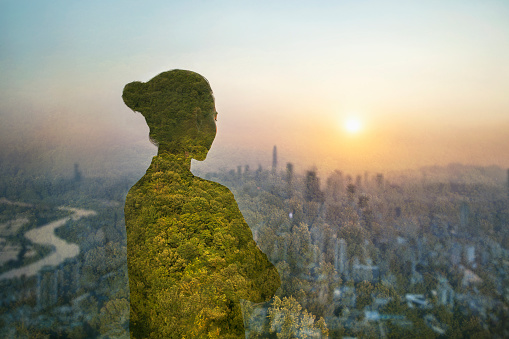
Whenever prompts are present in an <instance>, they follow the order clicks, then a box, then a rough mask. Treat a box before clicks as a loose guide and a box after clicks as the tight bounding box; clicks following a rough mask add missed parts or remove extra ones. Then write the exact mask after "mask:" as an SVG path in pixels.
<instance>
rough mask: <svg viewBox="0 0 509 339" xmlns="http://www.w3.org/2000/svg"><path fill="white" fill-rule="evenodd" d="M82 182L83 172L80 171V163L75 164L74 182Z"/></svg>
mask: <svg viewBox="0 0 509 339" xmlns="http://www.w3.org/2000/svg"><path fill="white" fill-rule="evenodd" d="M80 180H81V171H80V165H79V164H78V163H75V164H74V181H80Z"/></svg>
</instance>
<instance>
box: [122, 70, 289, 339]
mask: <svg viewBox="0 0 509 339" xmlns="http://www.w3.org/2000/svg"><path fill="white" fill-rule="evenodd" d="M122 98H123V99H124V102H125V104H126V105H127V106H128V107H130V108H131V109H132V110H134V111H137V112H140V113H141V114H142V115H143V116H144V117H145V120H146V122H147V124H148V126H149V127H150V139H151V141H152V142H153V143H154V144H156V145H157V146H158V153H157V156H155V157H154V158H153V159H152V163H151V164H150V167H149V168H148V169H147V172H146V174H145V175H144V176H143V177H142V178H141V179H140V180H139V181H138V182H137V183H136V184H135V185H134V186H133V187H132V188H131V190H130V191H129V193H128V195H127V199H126V205H125V223H126V229H127V263H128V272H129V287H130V298H131V304H130V305H131V308H130V333H131V337H132V338H147V337H154V338H210V337H212V338H239V337H244V326H243V319H242V313H241V309H240V299H245V300H249V301H252V302H262V301H266V300H268V299H270V298H271V297H272V296H273V294H274V292H275V291H276V289H277V288H278V287H279V286H280V278H279V275H278V273H277V271H276V269H275V267H274V266H273V265H272V264H271V263H270V262H269V261H268V259H267V256H266V255H265V254H264V253H262V252H261V251H260V249H259V248H258V247H257V246H256V243H255V242H254V240H253V236H252V233H251V230H250V229H249V227H248V225H247V224H246V222H245V221H244V218H243V216H242V214H241V213H240V210H239V208H238V206H237V203H236V202H235V199H234V197H233V194H232V193H231V192H230V191H229V190H228V189H227V188H226V187H224V186H222V185H220V184H218V183H215V182H211V181H207V180H204V179H201V178H199V177H195V176H194V175H193V174H192V173H191V171H190V167H191V159H193V158H194V159H196V160H204V159H205V157H206V156H207V152H208V150H209V149H210V146H211V145H212V142H213V140H214V137H215V135H216V124H215V120H216V116H217V112H216V109H215V105H214V97H213V95H212V90H211V88H210V85H209V83H208V82H207V80H206V79H205V78H203V77H202V76H201V75H199V74H197V73H194V72H191V71H184V70H172V71H168V72H164V73H161V74H159V75H157V76H156V77H154V78H153V79H152V80H150V81H149V82H147V83H141V82H132V83H130V84H128V85H126V86H125V88H124V92H123V95H122Z"/></svg>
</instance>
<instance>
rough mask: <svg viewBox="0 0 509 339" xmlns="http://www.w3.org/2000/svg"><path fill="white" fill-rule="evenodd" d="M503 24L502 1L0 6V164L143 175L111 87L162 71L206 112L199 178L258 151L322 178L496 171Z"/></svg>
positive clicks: (139, 134) (259, 158) (247, 160)
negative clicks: (208, 108) (214, 119)
mask: <svg viewBox="0 0 509 339" xmlns="http://www.w3.org/2000/svg"><path fill="white" fill-rule="evenodd" d="M508 18H509V2H508V1H506V0H499V1H495V0H484V1H477V0H476V1H474V0H461V1H460V0H450V1H438V0H437V1H434V0H427V1H362V0H361V1H314V2H311V1H308V2H305V1H279V2H277V1H143V2H141V1H82V2H78V1H30V2H27V1H5V0H0V74H1V77H0V133H1V134H0V142H1V144H2V150H1V151H0V155H5V154H11V155H12V154H15V153H16V152H20V153H23V152H25V153H26V152H28V153H29V154H32V153H36V154H39V156H40V157H41V159H42V160H40V163H41V166H49V167H52V168H53V169H54V170H57V171H58V170H62V169H63V168H67V167H69V166H70V165H72V164H73V163H74V162H79V163H80V166H81V168H82V169H83V170H84V171H85V173H87V174H90V175H96V174H97V175H98V174H100V172H104V171H112V172H115V170H120V171H121V170H123V169H125V168H127V167H126V166H125V164H132V165H133V166H134V167H136V166H141V167H142V168H143V167H146V165H147V164H148V162H149V161H150V157H151V156H152V155H153V154H154V153H155V148H154V147H153V146H152V145H151V144H150V142H149V141H148V128H147V127H146V125H145V122H144V121H143V118H142V116H141V115H140V114H135V113H133V112H132V111H130V110H129V109H128V108H127V107H126V106H125V105H124V103H123V102H122V99H121V93H122V89H123V87H124V85H125V84H127V83H129V82H131V81H135V80H139V81H148V80H150V79H151V78H152V77H153V76H155V75H157V74H158V73H160V72H162V71H165V70H169V69H175V68H178V69H189V70H193V71H196V72H198V73H200V74H202V75H203V76H205V77H206V78H207V79H208V80H209V82H210V83H211V86H212V89H213V91H214V95H215V98H216V108H217V110H218V112H219V116H218V135H217V138H216V141H215V143H214V145H213V146H212V150H211V152H210V154H209V157H208V159H207V160H206V161H205V162H204V163H202V164H199V165H197V168H199V169H203V170H215V169H217V168H221V167H224V168H234V167H236V166H237V165H240V164H242V165H243V164H249V165H250V166H252V167H256V166H257V165H258V164H259V163H260V164H262V165H264V166H268V165H269V164H270V161H271V152H272V147H273V145H277V146H278V150H279V154H280V164H281V166H284V164H285V163H286V162H287V161H292V162H294V163H295V164H296V168H297V170H305V169H307V168H310V167H312V166H316V167H318V168H319V169H320V170H321V171H323V172H324V173H326V172H328V171H331V170H333V169H336V168H337V169H341V170H343V171H345V172H351V173H353V174H355V173H360V172H364V171H365V170H366V171H382V172H383V171H390V170H398V169H404V168H419V167H420V166H426V165H435V164H436V165H447V164H449V163H453V162H459V163H464V164H474V165H498V166H501V167H504V168H505V167H509V19H508ZM30 152H32V153H30ZM25 153H23V154H25ZM23 161H27V162H29V161H30V159H28V158H27V159H25V160H23ZM58 164H61V166H59V165H58ZM69 164H70V165H69ZM69 168H70V167H69Z"/></svg>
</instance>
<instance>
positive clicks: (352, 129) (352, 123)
mask: <svg viewBox="0 0 509 339" xmlns="http://www.w3.org/2000/svg"><path fill="white" fill-rule="evenodd" d="M345 129H346V131H347V132H349V133H351V134H357V133H359V132H360V130H361V129H362V123H361V121H360V120H359V118H356V117H350V118H348V119H347V120H346V121H345Z"/></svg>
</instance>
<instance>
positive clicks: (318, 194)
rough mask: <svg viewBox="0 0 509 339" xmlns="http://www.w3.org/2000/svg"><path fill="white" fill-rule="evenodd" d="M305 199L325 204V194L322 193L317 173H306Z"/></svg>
mask: <svg viewBox="0 0 509 339" xmlns="http://www.w3.org/2000/svg"><path fill="white" fill-rule="evenodd" d="M304 198H305V199H306V200H307V201H317V202H323V200H324V194H323V192H322V191H320V179H319V178H318V177H317V175H316V171H307V173H306V187H305V191H304Z"/></svg>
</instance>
